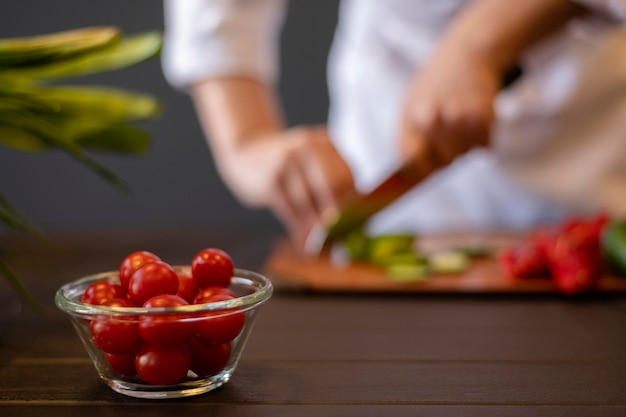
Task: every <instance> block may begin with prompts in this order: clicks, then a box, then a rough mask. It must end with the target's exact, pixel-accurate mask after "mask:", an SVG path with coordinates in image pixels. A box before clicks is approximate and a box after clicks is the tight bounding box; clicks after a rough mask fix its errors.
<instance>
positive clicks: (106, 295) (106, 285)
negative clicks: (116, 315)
mask: <svg viewBox="0 0 626 417" xmlns="http://www.w3.org/2000/svg"><path fill="white" fill-rule="evenodd" d="M124 297H126V291H124V288H122V286H121V285H119V284H116V283H114V282H111V281H96V282H94V283H93V284H91V285H90V286H89V287H87V289H86V290H85V292H84V293H83V296H82V298H81V301H82V302H83V303H85V304H95V305H102V304H104V303H106V302H107V301H110V300H112V299H114V298H124Z"/></svg>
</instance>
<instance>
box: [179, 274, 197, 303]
mask: <svg viewBox="0 0 626 417" xmlns="http://www.w3.org/2000/svg"><path fill="white" fill-rule="evenodd" d="M177 274H178V292H177V293H176V295H177V296H179V297H180V298H182V299H183V300H185V301H187V302H188V303H190V304H191V303H193V300H194V299H195V298H196V294H197V293H198V287H196V282H195V281H194V279H193V277H192V276H191V275H187V274H184V273H182V272H178V273H177Z"/></svg>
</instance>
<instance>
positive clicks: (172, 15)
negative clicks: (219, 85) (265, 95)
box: [161, 0, 286, 89]
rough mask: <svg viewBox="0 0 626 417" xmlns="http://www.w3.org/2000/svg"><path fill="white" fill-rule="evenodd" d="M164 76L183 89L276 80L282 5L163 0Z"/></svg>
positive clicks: (279, 1)
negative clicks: (232, 80)
mask: <svg viewBox="0 0 626 417" xmlns="http://www.w3.org/2000/svg"><path fill="white" fill-rule="evenodd" d="M164 12H165V16H164V17H165V42H164V46H163V53H162V57H161V60H162V65H163V73H164V75H165V78H166V79H167V81H168V82H169V83H170V84H171V85H173V86H174V87H177V88H180V89H186V88H187V87H189V86H190V85H192V84H193V83H195V82H197V81H200V80H202V79H204V78H208V77H216V76H224V75H243V76H249V77H254V78H257V79H259V80H261V81H263V82H267V83H275V82H276V80H277V78H278V72H279V70H278V68H279V66H278V55H279V42H278V41H279V39H278V37H279V33H280V29H281V26H282V22H283V19H284V15H285V12H286V0H164Z"/></svg>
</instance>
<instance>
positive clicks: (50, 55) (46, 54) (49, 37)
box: [0, 26, 121, 66]
mask: <svg viewBox="0 0 626 417" xmlns="http://www.w3.org/2000/svg"><path fill="white" fill-rule="evenodd" d="M120 40H121V32H120V30H119V29H118V28H116V27H108V26H102V27H89V28H81V29H73V30H67V31H62V32H56V33H49V34H44V35H38V36H29V37H23V38H8V39H0V66H18V65H19V66H23V65H34V64H41V63H42V62H50V61H51V60H58V59H64V58H67V57H68V56H72V55H77V54H81V53H85V52H87V51H92V50H95V49H97V48H103V47H106V46H109V45H112V44H114V43H118V42H119V41H120Z"/></svg>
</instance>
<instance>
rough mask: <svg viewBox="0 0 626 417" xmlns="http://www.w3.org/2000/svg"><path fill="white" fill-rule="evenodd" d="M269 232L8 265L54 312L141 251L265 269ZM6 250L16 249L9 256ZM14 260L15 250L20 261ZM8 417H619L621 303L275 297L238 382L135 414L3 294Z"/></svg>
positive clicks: (65, 333)
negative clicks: (87, 281) (65, 292)
mask: <svg viewBox="0 0 626 417" xmlns="http://www.w3.org/2000/svg"><path fill="white" fill-rule="evenodd" d="M275 238H276V236H275V235H273V234H272V233H271V232H264V231H263V230H258V231H254V233H253V232H250V231H239V232H235V231H233V230H229V231H228V232H219V231H208V232H206V233H197V232H194V233H185V232H180V233H176V234H174V233H164V234H158V233H157V234H154V233H152V234H121V233H115V232H109V233H106V234H104V233H99V234H96V235H95V236H94V235H91V236H89V237H87V236H86V235H80V234H75V235H63V236H57V237H56V241H57V242H58V243H60V244H62V247H63V249H62V250H61V251H57V252H54V253H53V254H52V255H51V254H50V253H48V252H46V253H41V254H40V253H39V252H36V253H35V252H33V251H32V249H31V250H30V251H27V252H26V253H25V254H21V255H20V254H19V253H14V254H9V255H8V259H9V261H10V262H11V264H12V266H13V268H14V270H15V271H16V272H18V273H19V274H20V276H21V277H22V278H23V279H24V280H25V281H26V283H27V285H28V286H29V288H31V289H32V290H33V292H34V293H35V295H36V296H37V297H38V298H39V299H40V301H41V302H42V303H44V304H45V305H48V306H50V307H51V308H52V307H53V302H52V298H53V295H54V292H55V290H56V289H57V288H58V286H60V285H61V284H63V283H65V282H66V281H70V280H73V279H75V278H78V277H80V276H83V275H86V274H89V273H92V272H96V271H104V270H112V269H116V268H117V266H118V265H119V262H120V261H121V259H122V258H123V257H124V256H125V255H126V254H128V253H130V252H132V251H135V250H139V249H143V250H151V251H153V252H155V253H157V254H159V255H160V256H161V257H162V258H163V259H164V260H167V261H169V262H172V263H177V264H178V263H185V262H188V261H190V259H191V257H192V255H193V254H194V253H195V252H196V251H198V250H199V249H201V248H203V247H209V246H219V247H222V248H223V249H225V250H227V251H229V252H230V253H231V254H232V255H233V258H234V259H235V261H236V262H237V264H238V266H240V267H243V268H246V269H257V270H260V269H262V268H263V265H264V261H265V259H267V256H268V251H269V250H271V247H272V245H271V244H270V243H271V241H272V240H273V239H275ZM5 247H6V245H5ZM12 247H13V246H12ZM0 312H1V315H0V317H1V321H0V416H3V417H8V416H46V417H52V416H85V415H92V416H117V417H123V416H127V415H128V416H134V417H140V416H160V415H169V416H171V415H178V416H181V417H182V416H196V415H198V416H200V415H202V416H206V415H210V416H229V417H237V416H353V415H354V416H416V415H420V416H465V417H467V416H470V417H471V416H534V415H537V416H569V417H571V416H624V415H626V297H624V296H623V295H602V296H594V297H586V298H582V299H577V300H569V299H564V298H563V297H560V296H556V295H536V294H535V295H507V296H503V295H494V294H491V295H481V294H469V295H468V294H457V295H455V294H436V295H434V294H347V293H334V294H330V293H320V292H303V291H295V290H293V289H280V288H278V289H277V291H276V292H275V294H274V296H273V297H272V299H271V300H270V301H269V302H268V303H267V304H265V306H264V307H263V309H262V310H261V312H260V314H259V317H258V320H257V322H256V325H255V327H254V329H253V332H252V335H251V338H250V340H249V342H248V344H247V346H246V348H245V351H244V354H243V357H242V359H241V361H240V363H239V366H238V367H237V369H236V371H235V374H234V376H233V378H232V380H231V381H230V382H229V383H228V384H226V385H225V386H223V387H222V388H220V389H218V390H215V391H213V392H209V393H207V394H204V395H201V396H197V397H191V398H186V399H176V400H167V401H164V400H140V399H134V398H130V397H126V396H123V395H121V394H117V393H115V392H114V391H112V390H111V389H110V388H108V387H107V386H106V385H105V384H104V383H103V382H101V381H100V380H99V379H98V376H97V374H96V372H95V369H94V368H93V366H92V365H91V362H90V360H89V359H88V357H87V354H86V352H85V351H84V349H83V347H82V345H81V344H80V341H79V339H78V337H77V336H76V335H75V333H74V330H73V329H72V328H71V326H70V323H69V320H68V319H67V317H64V316H62V315H61V314H60V313H58V312H57V313H56V314H54V315H53V316H52V317H49V318H44V317H41V316H38V315H37V314H35V313H34V312H33V311H32V310H30V309H29V308H27V307H25V306H21V307H20V303H19V302H18V301H17V299H16V296H15V294H14V292H13V291H12V290H11V289H10V288H9V287H8V285H7V284H6V283H5V282H4V281H2V283H1V284H0Z"/></svg>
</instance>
